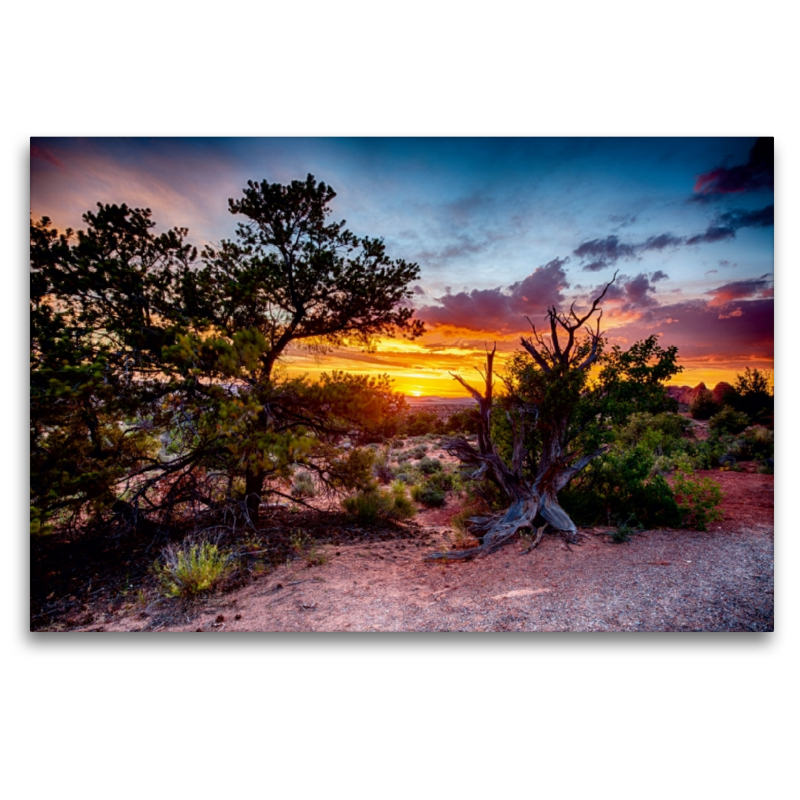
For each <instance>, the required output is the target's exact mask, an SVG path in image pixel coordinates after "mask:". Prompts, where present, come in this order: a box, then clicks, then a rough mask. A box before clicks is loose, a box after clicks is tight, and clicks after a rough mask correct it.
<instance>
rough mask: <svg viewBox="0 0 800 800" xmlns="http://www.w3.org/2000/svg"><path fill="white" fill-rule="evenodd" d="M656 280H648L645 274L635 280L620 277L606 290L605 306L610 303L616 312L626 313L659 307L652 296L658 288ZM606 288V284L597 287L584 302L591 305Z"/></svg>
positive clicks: (626, 276)
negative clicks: (655, 284)
mask: <svg viewBox="0 0 800 800" xmlns="http://www.w3.org/2000/svg"><path fill="white" fill-rule="evenodd" d="M656 274H658V273H656ZM661 274H662V275H663V274H664V273H661ZM664 277H666V276H664ZM655 280H658V279H654V278H648V277H647V275H645V274H644V273H643V272H640V273H639V274H638V275H636V276H635V277H633V278H631V277H629V276H628V275H618V276H617V279H616V280H615V281H614V283H612V284H611V285H610V286H609V287H608V289H607V290H606V294H605V297H604V298H603V304H604V305H605V304H606V303H608V304H610V305H612V306H613V307H614V311H617V310H619V311H622V312H624V313H628V312H631V311H637V310H641V309H643V308H649V307H650V306H655V305H658V301H657V300H656V299H655V298H654V297H653V296H652V295H653V294H655V291H656V287H655V286H654V285H653V284H654V283H655ZM605 287H606V284H605V283H601V284H600V285H599V286H596V287H595V288H594V290H593V291H592V292H591V293H590V294H588V295H586V297H585V298H583V299H584V302H589V303H590V302H591V301H592V300H593V299H594V298H595V297H597V296H598V295H599V294H600V293H601V292H602V291H603V289H605Z"/></svg>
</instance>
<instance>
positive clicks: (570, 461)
mask: <svg viewBox="0 0 800 800" xmlns="http://www.w3.org/2000/svg"><path fill="white" fill-rule="evenodd" d="M615 279H616V274H615V275H614V279H612V280H611V281H610V282H609V283H608V284H606V287H605V288H604V289H603V291H602V293H601V294H600V295H599V296H598V297H597V298H596V299H595V300H594V301H593V302H592V305H591V308H590V309H589V311H588V312H587V313H586V314H584V315H583V316H580V315H578V314H577V313H576V312H575V304H574V303H573V305H572V307H571V308H570V310H569V313H568V314H562V313H559V312H558V311H557V310H556V308H555V306H553V307H551V308H548V310H547V321H548V323H549V328H550V331H549V334H550V335H549V341H547V338H546V337H545V336H543V335H542V334H540V333H539V332H538V331H537V330H536V326H535V325H533V323H532V322H531V327H532V329H533V333H532V336H531V337H530V338H529V339H525V338H524V337H523V338H522V340H521V342H522V346H523V347H524V348H525V350H526V351H527V353H528V354H529V355H530V357H531V359H532V360H533V362H534V365H535V367H534V369H535V370H536V371H537V372H538V375H537V377H538V384H539V386H540V388H541V391H540V393H539V395H538V396H537V397H535V398H533V402H529V403H520V404H519V405H518V406H517V408H516V409H514V411H515V413H511V412H507V414H508V420H509V423H510V425H511V431H512V436H513V439H512V441H513V445H512V451H511V459H510V464H509V463H506V461H504V460H503V458H502V457H501V456H500V454H499V453H498V450H497V447H496V445H495V444H494V443H493V442H492V437H491V418H492V410H493V409H492V392H493V364H494V356H495V351H496V345H495V347H494V348H492V351H491V352H487V354H486V372H485V374H483V376H482V377H483V379H484V384H485V388H484V391H483V393H481V392H480V391H478V390H477V389H476V388H474V387H473V386H471V385H470V384H469V383H467V382H466V381H465V380H464V379H463V378H462V377H461V376H459V375H453V377H454V378H455V379H456V380H457V381H458V382H459V383H460V384H461V385H462V386H463V387H464V388H465V389H466V390H467V391H468V392H469V393H470V394H471V395H472V396H473V397H474V398H475V399H476V400H477V402H478V406H479V409H480V422H479V429H478V447H477V449H476V448H475V447H473V446H472V445H471V444H470V443H469V442H468V441H467V440H466V439H465V438H464V437H457V438H454V439H451V440H450V441H449V442H448V443H447V444H446V445H445V449H446V450H447V451H449V452H450V453H452V454H453V455H455V456H456V457H457V458H458V459H459V460H460V461H462V462H463V463H464V464H467V465H469V466H471V467H475V471H474V472H473V473H472V477H473V478H475V479H480V478H484V479H488V480H491V481H492V482H493V483H495V484H496V485H497V487H498V488H499V489H500V491H501V492H502V494H503V495H504V497H505V499H506V501H507V502H508V503H509V506H508V508H507V509H506V510H505V511H503V512H501V513H498V514H492V515H490V516H485V517H473V518H472V519H470V520H469V521H468V523H467V524H468V527H469V531H470V533H471V534H472V535H473V536H475V537H476V538H477V539H478V540H479V541H480V542H481V544H480V546H479V547H473V548H471V549H469V550H460V551H448V552H444V553H434V554H432V555H430V556H428V560H432V559H465V558H473V557H475V556H483V555H488V554H489V553H492V552H494V551H495V550H497V549H498V548H500V547H502V546H503V545H504V544H506V543H507V542H509V541H510V540H511V538H512V537H513V536H514V535H515V534H516V533H517V532H518V531H520V530H522V529H525V528H534V527H535V524H536V522H537V520H538V519H539V518H540V519H541V520H542V521H543V524H542V525H541V526H540V527H538V529H537V534H536V537H535V539H534V546H535V544H537V543H538V541H539V540H540V539H541V537H542V534H543V533H544V530H545V528H546V527H547V526H548V525H549V526H552V528H554V529H555V530H556V531H559V532H561V533H562V534H563V535H564V536H565V537H566V539H567V541H568V542H575V541H577V538H578V529H577V527H576V526H575V523H574V522H573V521H572V520H571V519H570V517H569V515H568V514H567V512H566V511H564V509H563V508H561V506H560V505H559V503H558V493H559V492H560V491H561V490H562V489H563V488H564V487H565V486H566V485H567V484H568V483H569V481H570V480H571V479H572V478H573V477H574V476H575V475H576V474H577V473H578V472H580V471H581V470H582V469H583V468H584V467H585V466H586V465H587V464H588V463H589V462H590V461H591V460H592V459H594V458H596V457H597V456H599V455H601V454H602V453H604V452H606V450H607V447H606V446H601V447H599V448H597V449H594V450H592V451H591V452H583V451H582V450H581V448H580V446H579V445H577V446H576V445H575V443H574V439H571V437H570V433H569V432H570V424H571V423H572V422H573V421H574V420H573V415H574V412H575V409H576V406H577V402H578V400H579V398H580V397H581V395H582V394H583V393H584V392H585V387H586V377H587V374H588V370H589V368H590V367H591V366H592V364H594V363H595V362H596V361H597V358H598V355H599V354H600V351H601V342H602V337H601V334H600V320H601V318H602V316H603V312H602V310H600V309H599V303H600V301H601V300H602V299H603V297H605V294H606V292H607V291H608V288H609V286H611V284H612V283H613V282H614V280H615ZM598 311H599V313H598ZM596 313H598V316H597V320H596V324H595V326H594V327H592V326H591V325H588V324H587V323H589V321H590V320H591V318H592V317H593V316H594V315H595V314H596ZM528 322H530V320H528ZM582 329H583V330H584V331H585V333H586V336H585V337H582V338H578V334H579V333H580V331H581V330H582ZM559 337H561V338H559ZM529 426H534V427H535V428H536V429H537V431H538V432H539V435H540V440H541V447H540V452H539V453H538V463H537V464H536V469H535V476H534V477H533V479H532V480H531V479H529V478H526V477H525V476H524V475H523V464H524V461H525V457H526V448H525V434H526V430H527V429H528V428H529Z"/></svg>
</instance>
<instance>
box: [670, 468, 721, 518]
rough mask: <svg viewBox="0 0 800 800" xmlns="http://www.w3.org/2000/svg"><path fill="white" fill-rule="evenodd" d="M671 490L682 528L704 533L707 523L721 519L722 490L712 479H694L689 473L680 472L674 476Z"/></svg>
mask: <svg viewBox="0 0 800 800" xmlns="http://www.w3.org/2000/svg"><path fill="white" fill-rule="evenodd" d="M672 488H673V491H674V493H675V499H676V500H677V502H678V508H680V510H681V523H682V525H683V527H684V528H694V529H695V530H698V531H705V530H708V523H709V522H716V521H717V520H720V519H722V511H721V510H720V508H719V505H720V503H721V502H722V490H721V489H720V488H719V484H718V483H717V482H716V481H715V480H713V479H712V478H707V477H706V478H696V477H694V474H693V473H691V472H684V471H681V472H678V473H677V475H676V476H675V480H674V482H673V487H672Z"/></svg>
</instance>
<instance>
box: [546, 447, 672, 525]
mask: <svg viewBox="0 0 800 800" xmlns="http://www.w3.org/2000/svg"><path fill="white" fill-rule="evenodd" d="M654 465H655V458H654V457H653V455H652V453H651V452H649V451H648V450H647V449H646V448H644V447H635V448H632V449H630V450H622V449H620V448H619V447H616V448H614V449H612V450H611V451H610V452H609V453H607V454H606V455H605V456H602V457H600V458H598V459H596V460H595V461H593V462H592V463H591V464H590V465H589V466H588V467H587V468H586V469H585V470H584V471H583V472H582V473H580V474H579V475H578V476H576V478H575V479H573V480H572V482H571V483H570V484H569V485H568V486H567V488H566V489H564V490H563V491H562V492H561V493H560V495H559V501H560V502H561V505H562V506H563V507H564V510H565V511H566V512H567V513H568V514H569V515H570V516H571V517H572V519H573V520H574V521H575V522H576V524H578V525H596V524H598V523H600V524H609V525H610V524H612V520H615V519H619V518H627V517H628V516H632V518H633V519H636V520H637V521H638V522H639V523H641V524H643V525H645V526H647V527H677V526H679V525H680V524H681V512H680V509H679V508H678V504H677V502H676V501H675V496H674V494H673V492H672V489H671V488H670V485H669V484H668V483H667V481H666V480H665V479H664V477H663V476H662V475H659V474H654V472H653V467H654Z"/></svg>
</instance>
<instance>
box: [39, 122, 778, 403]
mask: <svg viewBox="0 0 800 800" xmlns="http://www.w3.org/2000/svg"><path fill="white" fill-rule="evenodd" d="M30 164H31V185H30V205H31V213H32V215H33V217H34V218H39V217H41V216H48V217H50V219H51V220H52V222H53V224H54V225H55V226H57V227H59V228H61V229H63V228H65V227H72V228H73V229H78V228H81V227H84V225H83V222H82V220H81V215H82V214H83V213H84V212H86V211H87V210H90V209H93V208H94V207H95V206H96V204H97V203H98V202H103V203H123V202H124V203H127V204H128V205H130V206H136V207H147V208H150V209H152V211H153V218H154V219H155V220H156V222H157V223H158V228H157V230H162V229H168V228H171V227H174V226H180V227H186V228H189V239H190V240H191V241H192V242H193V243H195V244H197V245H203V244H205V243H216V242H219V241H220V240H221V239H223V238H233V236H234V233H235V228H236V223H237V218H236V217H235V216H233V215H231V214H230V213H229V211H228V202H227V201H228V198H237V197H240V196H241V194H242V188H243V187H244V186H245V185H246V183H247V181H248V180H255V181H261V180H268V181H270V182H280V183H287V182H289V181H291V180H294V179H304V178H305V177H306V175H307V174H309V173H310V174H313V175H314V176H315V177H316V178H317V179H318V180H321V181H324V182H326V183H328V184H329V185H330V186H332V187H333V189H334V190H335V191H336V193H337V196H336V198H335V199H334V200H333V202H332V204H331V205H332V209H333V217H334V218H335V219H337V220H341V219H344V220H346V221H347V227H348V228H349V229H350V230H351V231H352V232H353V233H355V234H357V235H360V236H371V237H380V238H383V239H384V240H385V242H386V247H387V252H388V254H389V256H390V257H393V258H404V259H406V260H409V261H413V262H416V263H417V264H419V267H420V278H419V281H418V282H416V283H415V284H414V287H413V291H414V297H413V300H412V303H413V305H414V306H415V308H416V315H417V316H418V317H419V318H420V319H422V320H423V321H424V322H425V325H426V328H427V332H426V333H425V335H424V336H423V337H422V338H421V339H419V340H416V341H414V342H409V341H407V340H404V339H402V338H399V339H391V338H385V339H381V340H380V341H378V342H377V344H376V347H375V348H374V349H373V350H372V351H370V352H362V351H359V350H357V349H343V348H338V349H335V350H333V351H331V352H329V353H327V354H323V355H319V354H311V353H308V352H304V351H302V350H301V349H298V348H295V349H294V350H292V351H291V353H290V355H289V358H288V359H287V362H286V367H287V369H288V370H289V371H290V372H293V373H297V372H302V373H307V374H309V375H311V376H312V377H314V376H316V375H317V374H319V372H321V371H329V370H332V369H345V370H348V371H353V372H360V373H366V374H383V373H385V374H388V375H390V376H391V377H392V378H393V379H394V381H395V388H397V389H398V390H399V391H402V392H404V393H406V394H408V395H440V396H461V395H463V394H464V390H463V388H462V387H461V386H460V385H459V384H458V383H457V382H456V381H455V380H454V379H453V377H452V374H451V373H453V372H459V373H460V374H462V375H463V376H464V377H466V378H467V379H469V378H470V376H472V377H477V376H476V373H475V372H474V369H473V367H478V366H480V365H481V364H482V361H483V358H484V353H485V348H486V347H491V346H492V345H493V343H495V342H496V344H497V349H498V353H499V354H500V357H501V361H502V358H503V357H507V356H508V355H509V354H510V353H512V352H514V351H515V350H519V349H521V348H520V337H521V336H528V335H530V333H531V327H530V323H529V322H528V319H527V318H530V320H531V321H532V322H533V323H534V324H537V325H538V323H539V322H541V321H543V319H544V315H545V313H546V309H547V307H548V306H550V305H556V306H557V307H560V308H565V307H569V304H571V303H572V302H573V301H575V302H576V308H577V309H580V308H581V307H585V306H586V304H587V303H588V302H590V301H591V299H592V297H594V296H596V294H598V293H599V291H601V290H602V287H603V286H605V284H606V283H607V282H608V281H610V280H611V279H612V277H613V276H614V273H615V272H617V279H616V282H615V283H614V285H613V286H612V287H611V288H610V289H609V291H608V293H607V295H606V297H605V299H604V301H603V310H604V313H603V329H604V331H605V333H606V335H607V338H608V341H609V342H610V343H611V344H619V345H621V346H622V347H627V346H630V345H631V344H633V343H634V342H636V341H638V340H640V339H643V338H646V337H647V336H650V335H651V334H657V335H658V336H659V340H660V343H661V345H662V346H664V347H666V346H669V345H676V346H677V347H678V352H679V362H680V363H681V365H682V366H683V367H684V371H683V373H681V374H680V375H678V376H676V378H675V379H673V381H672V382H673V383H677V384H688V385H692V386H694V385H696V384H697V383H699V382H700V381H703V382H705V383H706V384H708V385H714V384H716V383H717V382H718V381H721V380H725V381H729V382H733V380H734V378H735V375H736V374H737V373H741V372H742V371H743V370H744V368H745V367H751V368H758V369H766V370H770V371H771V370H772V369H773V364H774V311H773V302H774V300H773V294H774V288H773V287H774V283H773V271H774V228H773V225H774V222H773V218H774V217H773V203H774V169H773V156H772V140H771V139H756V138H507V139H501V138H351V139H346V138H337V139H330V138H328V139H322V138H320V139H307V138H288V139H287V138H269V139H258V138H242V139H236V138H225V139H215V138H194V139H186V138H160V139H158V138H156V139H146V138H139V139H104V138H83V139H81V138H34V139H31V160H30Z"/></svg>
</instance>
